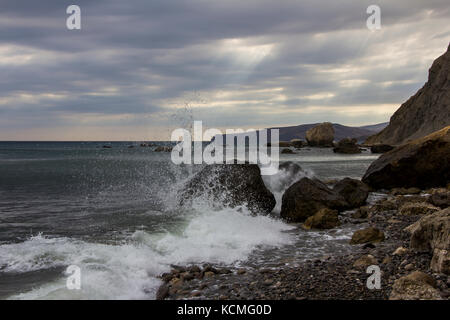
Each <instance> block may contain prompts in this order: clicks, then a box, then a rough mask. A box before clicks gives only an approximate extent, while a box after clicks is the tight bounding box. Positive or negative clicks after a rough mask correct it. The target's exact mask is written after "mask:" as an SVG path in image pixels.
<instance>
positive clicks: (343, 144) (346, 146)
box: [333, 138, 361, 154]
mask: <svg viewBox="0 0 450 320" xmlns="http://www.w3.org/2000/svg"><path fill="white" fill-rule="evenodd" d="M356 142H357V141H356V139H350V138H344V139H342V140H341V141H339V142H338V143H337V144H336V146H335V147H334V148H333V152H335V153H345V154H355V153H361V149H360V148H359V147H358V145H357V144H356Z"/></svg>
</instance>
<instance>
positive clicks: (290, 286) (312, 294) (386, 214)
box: [156, 191, 450, 300]
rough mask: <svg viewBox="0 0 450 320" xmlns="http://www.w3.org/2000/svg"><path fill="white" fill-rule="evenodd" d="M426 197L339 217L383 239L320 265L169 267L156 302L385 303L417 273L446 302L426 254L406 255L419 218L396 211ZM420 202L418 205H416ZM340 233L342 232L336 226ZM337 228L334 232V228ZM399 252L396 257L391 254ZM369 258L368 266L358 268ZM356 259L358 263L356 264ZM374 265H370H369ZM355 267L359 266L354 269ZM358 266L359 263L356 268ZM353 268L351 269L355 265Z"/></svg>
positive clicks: (443, 284)
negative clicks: (373, 277) (376, 277)
mask: <svg viewBox="0 0 450 320" xmlns="http://www.w3.org/2000/svg"><path fill="white" fill-rule="evenodd" d="M428 197H429V195H428V194H427V193H425V192H423V191H422V194H421V195H399V196H393V195H389V194H386V198H383V199H381V200H379V201H378V202H376V203H375V204H374V205H372V208H374V207H375V206H378V208H382V207H383V203H386V201H391V202H394V203H396V204H397V208H396V209H394V210H383V208H382V210H379V211H377V212H376V214H372V215H371V216H369V217H368V218H367V219H355V218H352V212H355V210H353V211H348V212H346V214H345V215H341V221H342V222H344V225H345V224H357V225H359V224H361V225H366V224H368V225H370V226H373V227H376V228H378V229H380V230H382V231H383V232H384V234H385V236H386V239H385V241H382V242H380V243H366V244H358V245H353V246H351V252H350V253H348V254H344V255H328V256H324V257H322V258H321V259H311V260H306V261H305V262H304V263H303V264H301V265H299V266H291V265H289V264H284V263H279V264H278V266H277V267H273V268H264V269H257V268H224V267H219V266H214V265H209V264H207V265H202V266H184V267H183V266H174V268H173V269H172V271H171V272H170V273H166V274H163V275H162V276H161V279H162V281H163V284H162V285H161V286H160V288H159V290H158V293H157V297H156V298H157V299H171V300H172V299H173V300H183V299H206V300H215V299H219V300H241V299H243V300H252V299H257V300H272V299H275V300H279V299H280V300H285V299H296V300H305V299H311V300H323V299H333V300H336V299H337V300H386V299H389V297H390V295H391V293H392V286H393V284H394V282H395V281H396V280H398V279H400V278H401V277H404V276H406V275H408V274H410V273H411V272H412V271H421V272H424V273H426V274H428V275H430V276H432V277H433V278H434V279H435V280H436V289H437V290H438V291H439V295H440V297H441V298H442V299H448V298H449V297H450V290H449V285H450V283H449V277H448V276H446V275H443V274H437V273H432V272H430V267H429V266H430V262H431V259H432V254H430V253H428V252H424V253H418V252H415V251H413V250H410V245H409V242H410V235H409V234H408V232H407V231H405V230H404V229H405V228H406V227H408V226H410V225H411V224H413V223H414V222H416V221H418V220H419V219H420V218H421V217H423V215H412V216H411V215H400V214H399V211H398V207H399V206H400V205H401V204H404V203H405V202H408V201H411V203H415V202H421V201H422V200H423V201H424V202H426V201H428ZM421 198H422V199H421ZM341 227H342V226H341ZM337 228H340V227H337ZM398 248H405V249H406V250H405V252H403V253H402V254H394V252H396V250H397V249H398ZM368 255H369V257H370V259H369V262H367V263H364V260H367V256H368ZM361 258H362V259H361ZM372 258H373V259H374V260H373V259H372ZM356 261H359V262H360V263H359V264H360V265H359V266H357V264H358V262H356ZM361 261H362V263H361ZM355 262H356V264H355ZM375 262H376V265H378V266H379V267H380V269H381V288H380V289H368V287H367V283H366V282H367V279H368V277H369V276H370V273H367V272H366V267H367V266H368V264H373V263H375Z"/></svg>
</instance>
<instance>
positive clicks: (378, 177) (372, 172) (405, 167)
mask: <svg viewBox="0 0 450 320" xmlns="http://www.w3.org/2000/svg"><path fill="white" fill-rule="evenodd" d="M448 159H450V126H447V127H445V128H444V129H441V130H439V131H437V132H434V133H432V134H430V135H428V136H426V137H423V138H420V139H417V140H414V141H411V142H409V143H406V144H404V145H402V146H400V147H397V148H395V149H394V150H392V151H390V152H388V153H385V154H383V155H382V156H381V157H379V158H378V159H377V160H375V161H374V162H373V163H372V164H371V165H370V167H369V168H368V169H367V171H366V173H365V175H364V177H363V179H362V181H363V182H364V183H366V184H368V185H369V186H371V187H372V188H375V189H381V188H395V187H405V188H409V187H418V188H430V187H438V186H446V185H447V183H448V181H450V161H448Z"/></svg>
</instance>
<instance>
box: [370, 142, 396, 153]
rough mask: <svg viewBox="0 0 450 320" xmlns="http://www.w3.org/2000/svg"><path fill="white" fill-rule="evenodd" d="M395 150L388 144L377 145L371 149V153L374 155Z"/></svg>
mask: <svg viewBox="0 0 450 320" xmlns="http://www.w3.org/2000/svg"><path fill="white" fill-rule="evenodd" d="M392 149H394V147H393V146H390V145H388V144H376V145H373V146H371V147H370V152H372V153H385V152H389V151H391V150H392Z"/></svg>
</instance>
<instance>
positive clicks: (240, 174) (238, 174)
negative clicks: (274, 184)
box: [179, 164, 276, 213]
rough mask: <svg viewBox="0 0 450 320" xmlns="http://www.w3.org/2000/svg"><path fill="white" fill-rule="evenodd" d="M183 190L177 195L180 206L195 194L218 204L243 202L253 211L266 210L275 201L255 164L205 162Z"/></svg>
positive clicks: (272, 206)
mask: <svg viewBox="0 0 450 320" xmlns="http://www.w3.org/2000/svg"><path fill="white" fill-rule="evenodd" d="M184 190H185V191H183V192H182V194H181V195H180V198H179V201H180V204H181V205H185V204H188V203H190V201H192V199H193V198H196V197H208V198H210V199H212V200H214V202H215V203H220V204H221V205H225V206H232V207H236V206H240V205H246V206H247V207H248V209H249V210H250V211H251V212H253V213H270V212H271V211H272V209H273V208H274V207H275V204H276V201H275V197H274V195H273V194H272V193H271V192H270V191H269V190H268V189H267V188H266V186H265V184H264V181H263V180H262V177H261V171H260V169H259V167H258V166H257V165H256V164H215V165H207V166H205V167H204V168H203V169H202V170H201V171H200V172H198V173H197V174H196V175H195V176H194V177H193V178H192V179H191V180H190V181H189V182H188V183H187V185H186V187H185V189H184Z"/></svg>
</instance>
